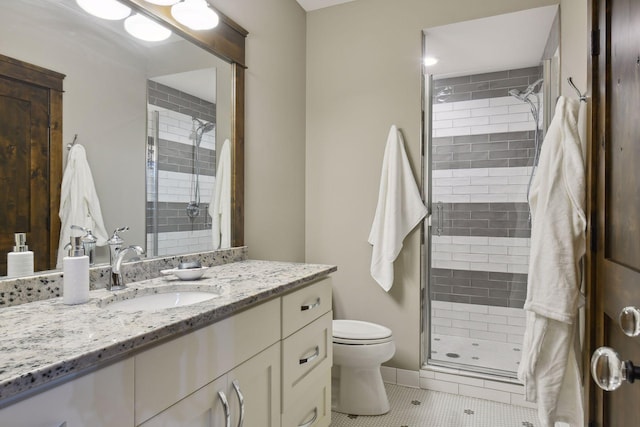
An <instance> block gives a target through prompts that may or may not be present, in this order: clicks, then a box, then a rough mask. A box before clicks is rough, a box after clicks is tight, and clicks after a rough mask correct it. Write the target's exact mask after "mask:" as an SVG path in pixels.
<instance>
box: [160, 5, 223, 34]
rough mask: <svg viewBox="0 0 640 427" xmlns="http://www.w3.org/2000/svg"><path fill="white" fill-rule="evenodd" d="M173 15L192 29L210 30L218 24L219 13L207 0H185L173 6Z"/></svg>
mask: <svg viewBox="0 0 640 427" xmlns="http://www.w3.org/2000/svg"><path fill="white" fill-rule="evenodd" d="M171 15H173V17H174V18H175V19H176V21H178V22H179V23H181V24H182V25H184V26H186V27H189V28H191V29H192V30H210V29H212V28H214V27H215V26H216V25H218V21H219V18H218V14H217V13H216V12H215V11H214V10H213V9H211V8H210V7H209V4H208V3H207V2H206V1H205V0H184V1H183V2H180V3H177V4H174V5H173V6H171Z"/></svg>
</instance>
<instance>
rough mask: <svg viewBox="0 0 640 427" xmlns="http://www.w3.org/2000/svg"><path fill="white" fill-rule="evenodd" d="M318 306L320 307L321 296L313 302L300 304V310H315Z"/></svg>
mask: <svg viewBox="0 0 640 427" xmlns="http://www.w3.org/2000/svg"><path fill="white" fill-rule="evenodd" d="M316 307H320V298H318V299H317V300H316V302H314V303H313V304H305V305H301V306H300V311H307V310H313V309H314V308H316Z"/></svg>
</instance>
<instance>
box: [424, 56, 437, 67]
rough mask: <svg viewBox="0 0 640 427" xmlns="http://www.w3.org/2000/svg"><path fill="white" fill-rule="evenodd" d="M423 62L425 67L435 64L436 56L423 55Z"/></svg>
mask: <svg viewBox="0 0 640 427" xmlns="http://www.w3.org/2000/svg"><path fill="white" fill-rule="evenodd" d="M423 62H424V66H425V67H431V66H433V65H436V64H437V63H438V58H436V57H433V56H425V58H424V60H423Z"/></svg>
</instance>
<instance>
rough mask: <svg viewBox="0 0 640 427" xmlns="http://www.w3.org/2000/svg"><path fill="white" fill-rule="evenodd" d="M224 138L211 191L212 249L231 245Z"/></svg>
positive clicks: (227, 153)
mask: <svg viewBox="0 0 640 427" xmlns="http://www.w3.org/2000/svg"><path fill="white" fill-rule="evenodd" d="M229 145H230V142H229V140H228V139H225V141H224V143H223V144H222V149H221V150H220V160H219V161H218V168H217V170H216V179H215V188H214V190H213V191H212V192H211V201H210V203H209V216H210V217H211V235H212V238H213V249H220V248H228V247H231V148H230V147H229Z"/></svg>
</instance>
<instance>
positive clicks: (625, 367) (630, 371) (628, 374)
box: [591, 347, 640, 391]
mask: <svg viewBox="0 0 640 427" xmlns="http://www.w3.org/2000/svg"><path fill="white" fill-rule="evenodd" d="M591 376H592V377H593V380H594V381H595V383H596V384H597V385H598V387H600V388H601V389H603V390H606V391H613V390H616V389H617V388H618V387H620V386H621V385H622V383H623V382H625V381H627V382H629V383H633V382H634V381H635V380H636V379H637V378H640V367H638V366H634V365H633V363H632V362H631V361H630V360H626V361H623V360H620V356H619V355H618V353H617V352H616V351H615V350H614V349H612V348H610V347H600V348H598V349H597V350H596V351H594V352H593V356H591Z"/></svg>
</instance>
